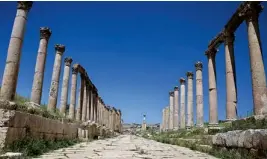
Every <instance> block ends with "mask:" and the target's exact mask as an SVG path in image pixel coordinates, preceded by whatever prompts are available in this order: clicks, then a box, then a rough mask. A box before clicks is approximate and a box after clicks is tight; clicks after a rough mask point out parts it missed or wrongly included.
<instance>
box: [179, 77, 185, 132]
mask: <svg viewBox="0 0 267 159" xmlns="http://www.w3.org/2000/svg"><path fill="white" fill-rule="evenodd" d="M180 85H181V86H180V87H181V88H180V90H181V98H180V103H181V104H180V128H181V129H184V128H185V79H184V78H181V79H180Z"/></svg>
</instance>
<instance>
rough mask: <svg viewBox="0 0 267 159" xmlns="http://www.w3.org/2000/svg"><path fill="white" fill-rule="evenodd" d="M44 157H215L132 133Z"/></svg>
mask: <svg viewBox="0 0 267 159" xmlns="http://www.w3.org/2000/svg"><path fill="white" fill-rule="evenodd" d="M39 158H43V159H44V158H45V159H65V158H73V159H83V158H87V159H140V158H141V159H163V158H164V159H165V158H172V159H188V158H190V159H215V157H212V156H209V155H207V154H204V153H201V152H197V151H192V150H190V149H188V148H184V147H179V146H174V145H168V144H163V143H159V142H156V141H152V140H147V139H144V138H141V137H137V136H133V135H121V136H118V137H116V138H110V139H105V140H96V141H93V142H87V143H85V142H84V143H80V144H76V145H74V146H72V147H68V148H63V149H59V150H56V151H52V152H50V153H46V154H44V155H42V156H40V157H39Z"/></svg>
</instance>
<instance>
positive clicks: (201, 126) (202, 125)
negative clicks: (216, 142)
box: [196, 124, 204, 128]
mask: <svg viewBox="0 0 267 159" xmlns="http://www.w3.org/2000/svg"><path fill="white" fill-rule="evenodd" d="M196 127H197V128H203V127H204V124H197V125H196Z"/></svg>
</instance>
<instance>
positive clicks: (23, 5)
mask: <svg viewBox="0 0 267 159" xmlns="http://www.w3.org/2000/svg"><path fill="white" fill-rule="evenodd" d="M32 4H33V2H32V1H18V6H17V9H23V10H27V11H29V10H30V9H31V8H32Z"/></svg>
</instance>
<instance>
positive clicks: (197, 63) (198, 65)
mask: <svg viewBox="0 0 267 159" xmlns="http://www.w3.org/2000/svg"><path fill="white" fill-rule="evenodd" d="M195 68H196V71H198V70H200V71H202V69H203V64H202V62H200V61H198V62H196V63H195Z"/></svg>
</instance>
